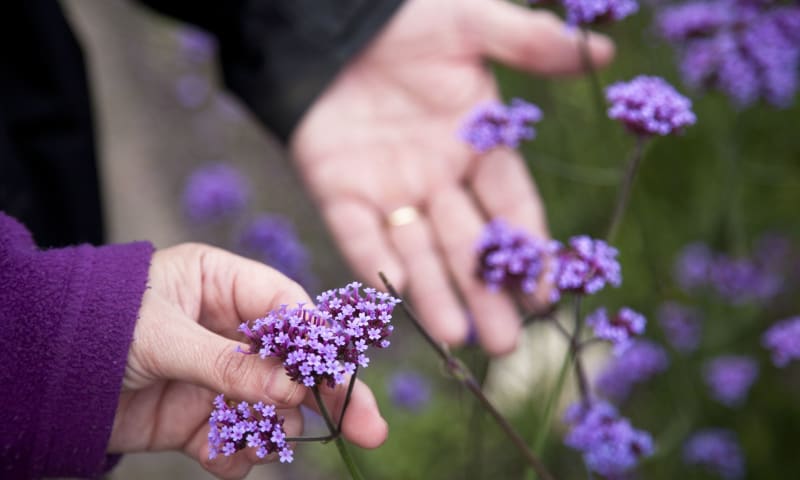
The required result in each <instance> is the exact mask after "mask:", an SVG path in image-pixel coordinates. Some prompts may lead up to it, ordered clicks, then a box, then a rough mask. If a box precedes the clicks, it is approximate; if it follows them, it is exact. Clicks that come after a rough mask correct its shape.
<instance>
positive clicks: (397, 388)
mask: <svg viewBox="0 0 800 480" xmlns="http://www.w3.org/2000/svg"><path fill="white" fill-rule="evenodd" d="M388 391H389V397H390V398H391V399H392V403H394V404H395V405H396V406H398V407H401V408H405V409H407V410H412V411H420V410H422V409H423V408H424V407H425V406H426V405H427V404H428V402H429V401H430V399H431V387H430V385H429V384H428V381H427V380H426V379H425V377H423V376H422V375H420V374H418V373H416V372H412V371H404V372H398V373H395V374H394V375H392V377H391V378H390V379H389V385H388Z"/></svg>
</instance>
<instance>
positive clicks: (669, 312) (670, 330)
mask: <svg viewBox="0 0 800 480" xmlns="http://www.w3.org/2000/svg"><path fill="white" fill-rule="evenodd" d="M657 317H658V322H659V324H660V325H661V328H662V329H663V330H664V334H665V335H666V337H667V341H669V343H670V344H671V345H672V346H673V347H674V348H675V349H676V350H678V351H679V352H684V353H686V352H693V351H694V350H696V349H697V347H698V345H699V344H700V334H701V332H700V328H701V325H700V313H699V312H698V311H697V310H695V309H693V308H690V307H686V306H683V305H681V304H679V303H678V302H665V303H664V304H662V305H661V306H660V307H659V308H658V313H657Z"/></svg>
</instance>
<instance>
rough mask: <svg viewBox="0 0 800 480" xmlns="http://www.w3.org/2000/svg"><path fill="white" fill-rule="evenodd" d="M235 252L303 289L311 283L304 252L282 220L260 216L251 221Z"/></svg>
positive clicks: (288, 225) (290, 229)
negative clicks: (296, 283) (259, 263)
mask: <svg viewBox="0 0 800 480" xmlns="http://www.w3.org/2000/svg"><path fill="white" fill-rule="evenodd" d="M239 248H240V249H241V250H242V252H243V253H245V254H247V255H249V256H251V257H253V258H256V259H258V260H260V261H262V262H264V263H266V264H267V265H269V266H271V267H273V268H275V269H276V270H279V271H280V272H281V273H283V274H284V275H286V276H287V277H289V278H291V279H292V280H295V281H296V282H298V283H300V284H302V285H304V286H306V287H308V285H309V284H310V283H312V280H313V275H312V274H311V269H310V265H309V254H308V251H307V250H306V248H305V247H304V246H303V244H302V243H301V242H300V239H299V238H298V237H297V233H296V232H295V230H294V227H293V226H292V224H291V223H290V222H289V220H288V219H286V218H284V217H281V216H278V215H260V216H258V217H256V218H254V219H253V220H251V221H250V222H249V223H248V224H247V225H246V226H245V228H244V230H243V231H242V233H241V235H240V237H239Z"/></svg>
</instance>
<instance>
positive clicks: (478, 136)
mask: <svg viewBox="0 0 800 480" xmlns="http://www.w3.org/2000/svg"><path fill="white" fill-rule="evenodd" d="M541 119H542V111H541V110H540V109H539V107H537V106H536V105H534V104H532V103H528V102H526V101H524V100H522V99H519V98H515V99H514V100H512V101H511V104H510V105H508V106H506V105H504V104H502V103H500V102H496V101H494V102H489V103H486V104H483V105H479V106H478V107H476V108H475V110H473V112H472V113H471V114H470V115H469V117H468V118H467V121H466V122H465V124H464V126H463V128H462V129H461V138H462V139H463V140H464V141H466V142H467V143H469V144H470V145H471V146H472V148H473V149H475V151H477V152H479V153H483V152H487V151H489V150H491V149H493V148H495V147H499V146H506V147H509V148H517V147H518V146H519V144H520V143H521V142H522V141H523V140H532V139H533V138H535V137H536V130H535V129H534V128H533V125H534V124H535V123H538V122H539V121H541Z"/></svg>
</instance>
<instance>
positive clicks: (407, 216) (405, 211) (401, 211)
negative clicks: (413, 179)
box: [386, 205, 420, 227]
mask: <svg viewBox="0 0 800 480" xmlns="http://www.w3.org/2000/svg"><path fill="white" fill-rule="evenodd" d="M419 217H420V213H419V210H418V209H417V207H412V206H411V205H406V206H405V207H400V208H397V209H395V210H392V212H390V213H389V215H387V216H386V223H387V224H388V225H390V226H392V227H402V226H403V225H408V224H409V223H413V222H415V221H416V220H417V219H418V218H419Z"/></svg>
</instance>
